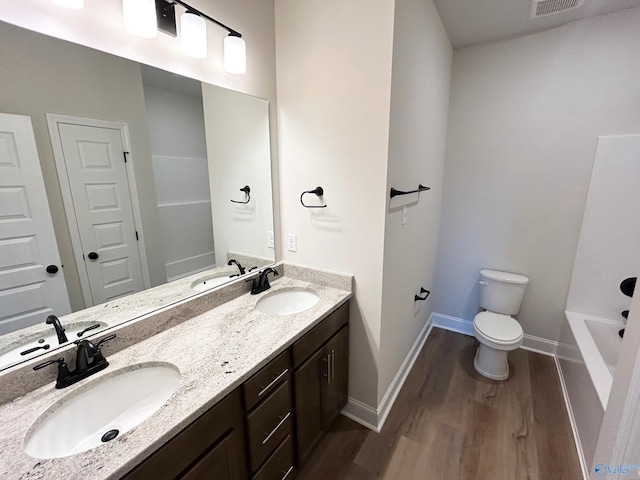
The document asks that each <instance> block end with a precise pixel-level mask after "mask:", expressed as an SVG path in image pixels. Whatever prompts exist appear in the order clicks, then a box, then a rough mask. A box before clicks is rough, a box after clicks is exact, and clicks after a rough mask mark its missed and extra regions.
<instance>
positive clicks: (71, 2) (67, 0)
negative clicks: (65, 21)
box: [51, 0, 84, 10]
mask: <svg viewBox="0 0 640 480" xmlns="http://www.w3.org/2000/svg"><path fill="white" fill-rule="evenodd" d="M51 1H52V2H53V3H55V4H56V5H61V6H63V7H67V8H73V9H74V10H82V9H83V8H84V0H51Z"/></svg>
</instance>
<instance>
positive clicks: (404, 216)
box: [402, 207, 407, 225]
mask: <svg viewBox="0 0 640 480" xmlns="http://www.w3.org/2000/svg"><path fill="white" fill-rule="evenodd" d="M405 223H407V207H402V225H404V224H405Z"/></svg>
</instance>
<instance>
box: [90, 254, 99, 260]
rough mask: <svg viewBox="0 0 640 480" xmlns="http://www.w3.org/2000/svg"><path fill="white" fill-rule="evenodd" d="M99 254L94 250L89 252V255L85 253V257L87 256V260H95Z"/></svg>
mask: <svg viewBox="0 0 640 480" xmlns="http://www.w3.org/2000/svg"><path fill="white" fill-rule="evenodd" d="M99 256H100V255H98V254H97V253H96V252H89V255H87V257H89V260H97V259H98V257H99Z"/></svg>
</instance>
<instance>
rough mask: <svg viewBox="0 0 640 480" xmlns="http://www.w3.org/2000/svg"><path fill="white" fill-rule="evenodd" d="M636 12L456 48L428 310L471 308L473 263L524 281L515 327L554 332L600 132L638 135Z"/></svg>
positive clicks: (458, 312)
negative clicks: (435, 262)
mask: <svg viewBox="0 0 640 480" xmlns="http://www.w3.org/2000/svg"><path fill="white" fill-rule="evenodd" d="M638 25H640V9H639V8H636V9H630V10H625V11H621V12H618V13H614V14H610V15H605V16H601V17H596V18H593V19H590V20H584V21H580V22H576V23H572V24H568V25H565V26H563V27H561V28H557V29H555V30H550V31H547V32H543V33H539V34H536V35H531V36H527V37H522V38H518V39H514V40H509V41H503V42H497V43H492V44H489V45H482V46H476V47H469V48H464V49H461V50H456V51H455V53H454V59H453V76H452V85H451V103H450V107H451V108H450V112H449V129H448V138H447V159H446V167H445V185H444V200H443V209H442V223H441V230H440V239H439V253H438V255H439V260H438V267H437V273H436V279H437V282H436V288H435V290H434V295H435V298H434V305H433V309H434V311H435V312H439V313H442V314H446V315H452V316H455V317H461V318H465V319H468V320H471V319H473V317H474V315H475V314H476V312H477V311H478V288H477V285H476V281H477V278H478V271H479V270H480V269H481V268H483V267H488V268H494V269H502V270H507V271H514V272H518V273H523V274H525V275H527V276H529V277H530V278H531V283H530V285H529V287H528V290H527V292H526V295H525V299H524V303H523V307H522V310H521V312H520V315H519V319H520V321H521V323H522V326H523V328H524V331H525V334H529V335H535V336H538V337H543V338H547V339H551V340H556V339H557V337H558V334H559V329H560V326H561V324H562V322H563V318H564V316H563V311H564V307H565V302H566V298H567V291H568V287H569V280H570V278H571V271H572V266H573V261H574V257H575V253H576V246H577V243H578V236H579V233H580V226H581V223H582V216H583V212H584V205H585V200H586V196H587V191H588V188H589V179H590V175H591V167H592V164H593V159H594V154H595V148H596V140H597V137H598V136H600V135H612V134H633V133H638V132H640V88H638V78H640V56H639V55H638V52H639V51H640V29H638Z"/></svg>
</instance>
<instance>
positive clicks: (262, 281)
mask: <svg viewBox="0 0 640 480" xmlns="http://www.w3.org/2000/svg"><path fill="white" fill-rule="evenodd" d="M270 273H273V274H274V275H275V276H277V275H278V272H277V271H276V270H274V269H273V268H271V267H267V268H265V269H264V270H263V271H261V272H260V273H259V274H258V276H257V277H256V278H254V279H253V283H252V284H251V295H257V294H258V293H262V292H264V291H265V290H269V289H270V288H271V285H270V284H269V277H267V275H268V274H270Z"/></svg>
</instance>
